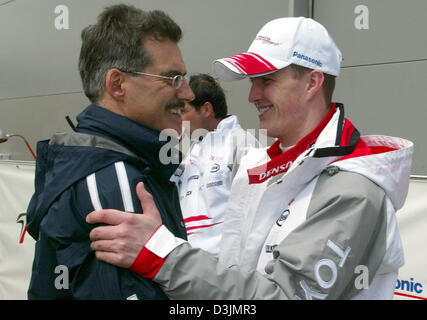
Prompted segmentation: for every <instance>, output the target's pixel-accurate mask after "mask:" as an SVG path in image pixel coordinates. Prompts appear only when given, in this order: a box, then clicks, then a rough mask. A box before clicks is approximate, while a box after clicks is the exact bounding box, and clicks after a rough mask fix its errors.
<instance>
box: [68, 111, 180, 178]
mask: <svg viewBox="0 0 427 320" xmlns="http://www.w3.org/2000/svg"><path fill="white" fill-rule="evenodd" d="M77 121H78V125H77V128H76V131H77V132H81V133H88V134H93V135H98V136H101V137H104V138H107V139H110V140H112V141H114V142H116V143H118V144H120V145H122V146H124V147H125V148H127V149H128V150H130V151H132V152H133V153H135V154H137V155H138V156H139V157H141V158H143V159H145V160H146V161H147V163H148V164H149V166H150V167H151V168H152V170H153V171H155V172H156V173H158V174H160V175H161V176H163V177H164V178H165V179H166V180H169V178H170V176H171V175H172V174H173V173H174V172H175V170H176V168H177V167H178V165H179V162H180V160H182V155H181V154H180V153H179V154H178V157H179V158H178V159H174V161H173V162H174V163H169V164H163V163H161V161H160V158H159V155H160V152H161V149H162V147H165V148H168V147H169V146H170V145H171V144H170V143H169V145H167V146H165V144H166V143H168V142H167V141H160V139H159V136H160V131H158V130H156V129H154V128H151V127H148V126H146V125H144V124H142V123H140V122H137V121H134V120H132V119H129V118H127V117H124V116H122V115H119V114H116V113H114V112H112V111H109V110H107V109H105V108H103V107H100V106H97V105H94V104H91V105H89V106H88V107H87V108H86V109H85V110H83V112H81V113H80V114H79V115H78V116H77Z"/></svg>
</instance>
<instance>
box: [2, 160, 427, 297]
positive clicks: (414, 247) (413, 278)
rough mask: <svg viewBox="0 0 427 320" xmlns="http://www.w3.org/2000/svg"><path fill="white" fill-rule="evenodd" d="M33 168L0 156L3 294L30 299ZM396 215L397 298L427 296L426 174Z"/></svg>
mask: <svg viewBox="0 0 427 320" xmlns="http://www.w3.org/2000/svg"><path fill="white" fill-rule="evenodd" d="M34 169H35V165H34V163H33V162H16V161H0V299H19V300H20V299H27V289H28V285H29V281H30V277H31V268H32V263H33V257H34V244H35V241H34V240H33V238H31V236H30V235H29V234H25V235H24V237H23V233H24V232H25V230H24V226H25V222H26V219H25V212H26V210H27V206H28V202H29V200H30V198H31V196H32V194H33V192H34ZM397 217H398V223H399V229H400V233H401V236H402V242H403V246H404V250H405V261H406V263H405V266H404V267H403V268H401V269H400V271H399V278H398V282H397V284H396V291H395V299H427V253H426V250H424V244H425V243H427V177H425V178H412V179H411V183H410V186H409V193H408V198H407V200H406V203H405V206H404V207H403V208H402V209H401V210H400V211H399V212H398V213H397ZM22 240H24V241H23V243H21V242H22Z"/></svg>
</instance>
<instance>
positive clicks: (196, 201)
mask: <svg viewBox="0 0 427 320" xmlns="http://www.w3.org/2000/svg"><path fill="white" fill-rule="evenodd" d="M189 85H190V87H191V89H192V90H193V92H194V95H195V98H194V100H192V101H186V102H185V106H184V108H183V109H182V111H181V118H182V120H183V127H184V128H189V133H190V135H191V141H192V145H191V149H190V152H189V153H188V156H187V157H186V158H185V159H184V160H183V162H182V163H181V164H180V166H179V168H178V169H177V171H176V172H175V174H174V176H173V179H172V180H173V181H175V183H176V184H177V187H178V191H179V199H180V203H181V211H182V214H183V217H184V222H185V226H186V229H187V236H188V241H189V242H190V243H191V244H192V246H193V247H197V248H201V249H204V250H206V251H208V252H210V253H212V254H214V255H218V253H219V248H220V242H221V238H222V226H223V222H224V218H225V217H224V215H225V213H226V208H227V203H228V197H229V194H230V188H231V183H232V180H233V177H234V175H235V174H236V172H237V169H238V167H239V163H240V159H241V158H242V156H244V155H245V154H246V152H247V151H248V149H249V148H251V147H258V146H259V144H258V141H257V139H256V138H255V137H254V136H253V135H252V134H250V133H249V132H247V131H246V130H244V129H242V127H241V126H240V124H239V121H238V118H237V116H235V115H229V114H228V106H227V101H226V97H225V93H224V90H223V89H222V88H221V86H220V85H219V83H218V82H217V81H216V80H215V79H214V78H213V77H212V76H210V75H208V74H196V75H192V76H191V77H190V81H189ZM188 124H189V125H188ZM184 131H185V130H184Z"/></svg>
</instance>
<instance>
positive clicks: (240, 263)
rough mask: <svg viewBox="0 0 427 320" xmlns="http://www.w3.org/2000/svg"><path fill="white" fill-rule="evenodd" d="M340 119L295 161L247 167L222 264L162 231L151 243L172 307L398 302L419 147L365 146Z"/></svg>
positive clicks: (257, 160) (388, 140) (267, 160)
mask: <svg viewBox="0 0 427 320" xmlns="http://www.w3.org/2000/svg"><path fill="white" fill-rule="evenodd" d="M332 112H333V111H331V112H330V115H331V118H330V119H328V121H327V124H326V126H324V127H322V128H321V132H320V134H319V135H318V136H316V137H315V138H316V140H315V143H314V144H312V145H310V146H309V147H308V148H307V149H306V150H304V151H303V152H302V153H301V154H300V155H299V156H298V157H297V158H296V159H292V161H288V160H289V159H286V157H285V156H287V154H282V155H278V152H279V151H278V150H274V149H275V148H276V149H277V148H278V143H276V144H274V145H273V146H272V147H271V148H269V149H267V150H265V149H263V150H261V149H259V150H251V151H250V152H249V153H248V154H247V155H246V156H245V157H244V158H243V159H242V162H241V165H240V168H239V171H238V173H237V175H236V177H235V179H234V181H233V185H232V189H231V195H230V201H229V206H228V210H227V213H226V220H225V221H224V227H223V238H222V246H221V252H220V255H219V261H220V262H221V263H218V261H217V260H216V259H214V258H213V257H211V256H210V255H208V254H206V253H204V252H202V251H197V250H196V249H193V248H191V247H190V246H189V245H186V244H185V242H183V241H181V240H179V239H177V238H175V237H172V236H171V235H170V233H168V231H167V230H165V228H164V227H162V228H160V229H159V231H158V232H156V233H155V234H154V235H153V237H152V239H151V240H150V241H149V242H148V243H147V245H146V247H145V248H146V249H147V250H145V252H150V254H152V255H154V256H156V257H157V258H159V259H162V260H163V262H162V263H163V264H162V266H161V268H158V269H157V270H155V272H153V265H152V266H151V267H150V264H146V265H144V267H145V268H146V269H147V270H149V271H150V274H151V275H155V276H154V278H153V280H154V281H156V282H157V283H159V284H160V285H161V286H162V289H163V290H164V291H165V292H166V294H167V295H168V296H169V297H170V298H175V299H313V298H316V299H390V298H392V296H393V291H394V286H395V283H396V279H397V272H398V269H399V268H400V267H401V266H402V265H403V263H404V257H403V251H402V246H401V241H400V236H399V231H398V228H397V223H396V217H395V213H396V211H397V210H398V209H400V208H401V207H402V206H403V204H404V201H405V198H406V194H407V191H408V187H409V175H410V169H411V159H412V153H413V144H412V143H411V142H410V141H407V140H404V139H400V138H392V137H386V136H366V137H361V138H360V140H359V139H358V138H359V137H358V132H357V130H354V127H353V126H352V124H351V122H350V121H348V120H347V119H344V113H343V108H342V107H339V108H337V109H336V111H335V112H334V113H333V114H332ZM308 138H310V137H309V136H308ZM303 140H306V141H303ZM303 140H301V141H300V142H301V143H302V142H307V141H309V140H307V139H306V138H304V139H303ZM299 145H300V143H298V144H297V146H296V147H298V146H299ZM266 151H267V152H266ZM290 152H292V151H290ZM270 155H272V156H273V158H271V157H270ZM249 182H250V183H249ZM166 239H169V240H166ZM159 243H161V244H162V245H159ZM161 256H162V258H161ZM166 258H167V259H166ZM255 270H256V271H255ZM142 274H144V272H143V273H142Z"/></svg>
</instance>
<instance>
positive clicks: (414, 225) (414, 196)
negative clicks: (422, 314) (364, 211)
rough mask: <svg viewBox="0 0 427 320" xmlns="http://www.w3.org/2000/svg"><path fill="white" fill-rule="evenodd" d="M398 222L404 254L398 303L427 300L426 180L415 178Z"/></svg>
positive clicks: (396, 293) (398, 213) (400, 271)
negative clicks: (407, 300)
mask: <svg viewBox="0 0 427 320" xmlns="http://www.w3.org/2000/svg"><path fill="white" fill-rule="evenodd" d="M397 221H398V225H399V230H400V234H401V237H402V243H403V248H404V251H405V265H404V266H403V268H401V269H400V270H399V277H398V281H397V284H396V290H395V293H394V294H395V295H394V297H395V299H399V300H400V299H405V300H406V299H417V300H418V299H421V300H427V251H426V249H425V248H424V245H425V244H426V243H427V177H418V178H416V177H412V179H411V184H410V185H409V193H408V197H407V198H406V202H405V205H404V207H403V208H402V209H401V210H399V211H398V212H397Z"/></svg>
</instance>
